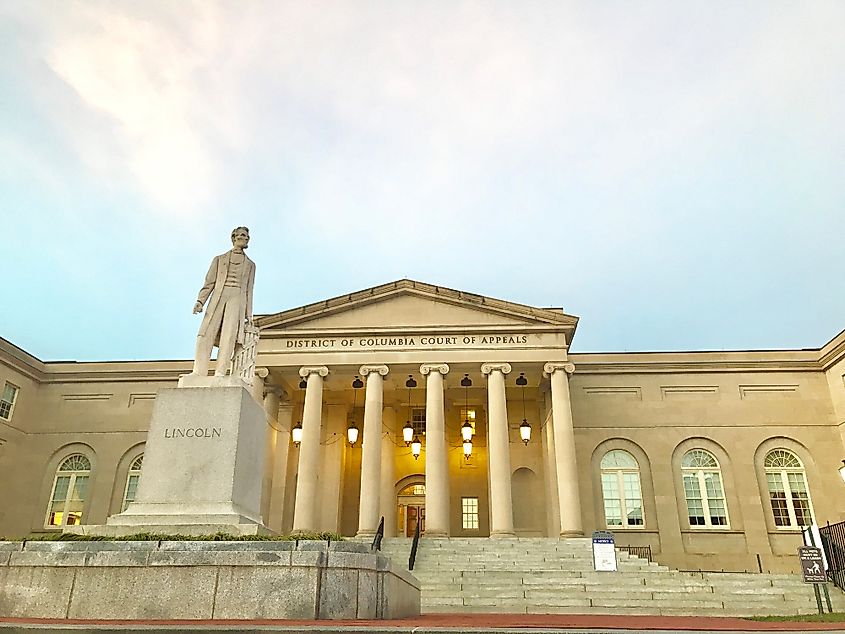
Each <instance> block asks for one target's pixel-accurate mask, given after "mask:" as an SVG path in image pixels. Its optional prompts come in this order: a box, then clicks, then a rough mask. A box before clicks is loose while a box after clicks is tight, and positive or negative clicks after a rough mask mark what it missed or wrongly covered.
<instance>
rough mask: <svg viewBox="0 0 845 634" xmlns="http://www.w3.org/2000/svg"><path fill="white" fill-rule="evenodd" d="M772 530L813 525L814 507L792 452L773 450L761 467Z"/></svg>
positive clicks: (802, 470) (798, 461)
mask: <svg viewBox="0 0 845 634" xmlns="http://www.w3.org/2000/svg"><path fill="white" fill-rule="evenodd" d="M763 465H764V467H765V469H766V484H767V485H768V487H769V500H771V502H772V513H773V514H774V518H775V526H777V527H779V528H801V527H804V526H810V525H811V524H812V523H813V507H812V506H811V504H810V493H809V491H808V489H807V476H806V475H805V474H804V465H802V464H801V461H800V460H799V459H798V456H796V455H795V454H794V453H792V452H791V451H787V450H786V449H774V450H773V451H770V452H769V453H767V454H766V459H765V461H764V463H763Z"/></svg>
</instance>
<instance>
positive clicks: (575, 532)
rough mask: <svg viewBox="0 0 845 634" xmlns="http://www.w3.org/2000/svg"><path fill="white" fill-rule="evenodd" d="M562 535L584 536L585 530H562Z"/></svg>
mask: <svg viewBox="0 0 845 634" xmlns="http://www.w3.org/2000/svg"><path fill="white" fill-rule="evenodd" d="M560 536H561V537H583V536H584V531H574V530H573V531H560Z"/></svg>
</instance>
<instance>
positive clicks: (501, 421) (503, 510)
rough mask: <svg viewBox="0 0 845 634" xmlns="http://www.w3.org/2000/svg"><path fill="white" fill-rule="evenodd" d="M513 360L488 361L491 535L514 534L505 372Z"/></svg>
mask: <svg viewBox="0 0 845 634" xmlns="http://www.w3.org/2000/svg"><path fill="white" fill-rule="evenodd" d="M510 371H511V365H510V363H485V364H483V365H482V366H481V372H482V373H483V374H485V375H486V376H487V417H488V423H487V453H488V460H489V461H490V537H513V536H514V535H515V533H514V532H513V499H512V497H511V448H510V436H509V433H508V406H507V399H506V398H505V375H506V374H509V373H510Z"/></svg>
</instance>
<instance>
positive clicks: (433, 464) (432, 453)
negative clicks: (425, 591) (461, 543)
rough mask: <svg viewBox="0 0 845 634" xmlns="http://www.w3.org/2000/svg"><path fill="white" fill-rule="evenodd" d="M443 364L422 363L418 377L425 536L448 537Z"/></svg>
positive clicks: (447, 466)
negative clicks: (421, 405)
mask: <svg viewBox="0 0 845 634" xmlns="http://www.w3.org/2000/svg"><path fill="white" fill-rule="evenodd" d="M448 372H449V366H448V365H446V364H445V363H424V364H423V365H421V366H420V374H422V375H423V376H425V377H426V383H425V533H426V535H427V536H428V537H446V536H448V535H449V463H448V461H447V459H446V430H445V421H444V419H445V414H444V412H443V377H444V376H445V375H446V374H448Z"/></svg>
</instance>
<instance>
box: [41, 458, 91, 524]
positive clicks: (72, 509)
mask: <svg viewBox="0 0 845 634" xmlns="http://www.w3.org/2000/svg"><path fill="white" fill-rule="evenodd" d="M90 477H91V461H90V460H88V458H86V457H85V456H83V455H82V454H81V453H75V454H73V455H71V456H68V457H67V458H65V459H64V460H63V461H62V463H61V464H60V465H59V469H58V470H57V471H56V479H55V481H54V482H53V493H52V495H51V496H50V505H49V506H48V507H47V526H73V525H75V524H81V523H82V510H83V506H84V505H85V496H86V494H87V493H88V480H89V478H90Z"/></svg>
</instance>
